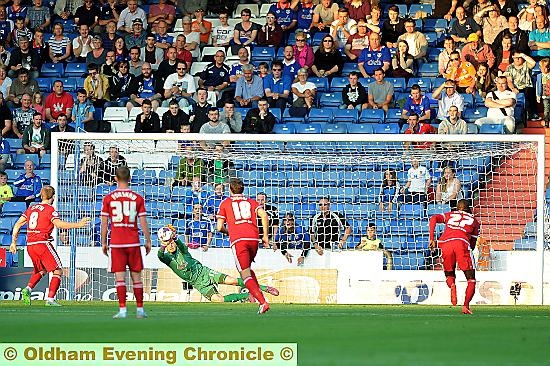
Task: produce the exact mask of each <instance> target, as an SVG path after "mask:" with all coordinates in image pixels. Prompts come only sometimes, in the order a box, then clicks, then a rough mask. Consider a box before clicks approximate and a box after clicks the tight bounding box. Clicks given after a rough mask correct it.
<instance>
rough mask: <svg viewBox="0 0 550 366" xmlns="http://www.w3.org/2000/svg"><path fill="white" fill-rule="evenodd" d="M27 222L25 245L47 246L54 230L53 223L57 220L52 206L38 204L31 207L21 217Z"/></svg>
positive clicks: (57, 217)
mask: <svg viewBox="0 0 550 366" xmlns="http://www.w3.org/2000/svg"><path fill="white" fill-rule="evenodd" d="M22 216H23V217H24V218H25V219H26V220H27V245H33V244H47V243H49V242H50V237H51V235H52V231H53V228H54V225H53V221H54V220H59V214H58V213H57V211H56V210H55V208H54V207H53V206H52V205H48V204H44V203H39V204H37V205H33V206H31V207H29V208H27V210H26V211H25V212H24V213H23V215H22Z"/></svg>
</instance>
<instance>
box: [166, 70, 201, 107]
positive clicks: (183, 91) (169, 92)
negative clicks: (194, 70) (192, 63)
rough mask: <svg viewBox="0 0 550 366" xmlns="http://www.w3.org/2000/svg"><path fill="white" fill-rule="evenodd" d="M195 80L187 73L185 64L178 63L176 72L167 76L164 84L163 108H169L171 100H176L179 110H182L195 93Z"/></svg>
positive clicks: (190, 101)
mask: <svg viewBox="0 0 550 366" xmlns="http://www.w3.org/2000/svg"><path fill="white" fill-rule="evenodd" d="M196 89H197V88H196V85H195V80H194V79H193V76H191V75H190V74H188V73H187V64H186V63H185V62H184V61H178V62H177V66H176V72H175V73H174V74H170V75H168V77H167V78H166V81H165V82H164V98H166V99H165V100H164V101H163V102H162V106H163V107H169V104H170V101H171V100H176V101H177V102H178V105H179V107H180V108H182V109H184V108H185V107H187V106H189V103H192V101H193V94H194V93H195V91H196Z"/></svg>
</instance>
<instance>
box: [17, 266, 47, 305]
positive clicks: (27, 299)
mask: <svg viewBox="0 0 550 366" xmlns="http://www.w3.org/2000/svg"><path fill="white" fill-rule="evenodd" d="M46 273H47V272H46V271H40V272H36V273H34V274H33V275H32V276H31V278H30V279H29V283H28V284H27V287H25V288H24V289H23V290H21V297H22V299H23V303H24V304H25V305H30V304H31V292H32V289H33V288H34V287H35V286H36V284H37V283H38V282H40V280H41V279H42V277H44V275H45V274H46Z"/></svg>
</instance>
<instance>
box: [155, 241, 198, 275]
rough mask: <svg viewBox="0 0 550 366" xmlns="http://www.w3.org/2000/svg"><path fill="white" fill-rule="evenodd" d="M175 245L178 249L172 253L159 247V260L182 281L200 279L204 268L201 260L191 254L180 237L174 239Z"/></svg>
mask: <svg viewBox="0 0 550 366" xmlns="http://www.w3.org/2000/svg"><path fill="white" fill-rule="evenodd" d="M176 245H177V247H178V249H177V250H176V251H175V252H174V253H169V252H168V251H167V250H166V249H165V248H164V247H161V248H160V249H159V251H158V258H159V260H160V261H161V262H162V263H164V264H166V265H167V266H168V267H170V268H171V269H172V271H174V273H175V274H177V275H178V276H179V277H180V278H181V279H183V280H184V281H187V282H190V283H196V282H197V281H199V280H201V279H202V272H203V271H202V270H203V268H204V267H203V265H202V264H201V262H199V261H198V260H196V259H195V258H193V257H192V256H191V253H189V250H188V249H187V246H186V245H185V244H184V243H183V242H182V241H181V240H180V239H176Z"/></svg>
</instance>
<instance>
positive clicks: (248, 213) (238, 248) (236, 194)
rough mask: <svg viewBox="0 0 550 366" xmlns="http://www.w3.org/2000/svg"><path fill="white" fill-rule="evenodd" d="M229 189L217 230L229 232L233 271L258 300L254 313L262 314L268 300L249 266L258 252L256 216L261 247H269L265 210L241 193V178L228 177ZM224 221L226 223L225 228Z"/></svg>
mask: <svg viewBox="0 0 550 366" xmlns="http://www.w3.org/2000/svg"><path fill="white" fill-rule="evenodd" d="M229 190H230V192H231V197H229V198H226V199H225V200H223V201H222V203H221V204H220V208H219V211H218V223H217V229H218V231H219V232H221V233H225V234H229V240H230V241H231V250H232V251H233V255H234V257H235V264H236V265H237V270H238V271H239V273H240V274H241V278H242V279H243V281H244V283H245V285H246V288H247V289H248V291H249V292H250V294H251V295H252V296H254V298H255V299H256V300H258V302H259V303H260V307H259V309H258V314H263V313H265V312H266V311H268V310H269V303H268V302H267V301H266V300H265V297H264V295H263V294H262V291H261V290H260V287H259V285H258V280H257V278H256V275H255V274H254V271H252V270H251V269H250V266H251V264H252V262H253V261H254V258H255V257H256V253H257V252H258V238H259V237H260V232H259V229H258V221H257V219H258V217H259V218H260V219H261V222H262V228H263V231H262V232H263V235H262V242H263V245H264V248H269V238H268V232H269V231H268V217H267V213H266V212H265V210H264V209H263V208H262V207H260V204H259V203H258V201H256V200H254V199H252V198H246V197H245V196H244V195H243V192H244V183H243V181H242V180H240V179H237V178H232V179H231V180H230V182H229ZM225 223H227V228H226V227H225V225H224V224H225Z"/></svg>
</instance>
